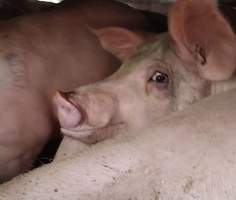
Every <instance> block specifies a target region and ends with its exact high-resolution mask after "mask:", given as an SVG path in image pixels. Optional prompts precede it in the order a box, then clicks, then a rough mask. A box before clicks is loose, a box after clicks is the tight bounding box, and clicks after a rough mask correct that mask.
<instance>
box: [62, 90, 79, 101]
mask: <svg viewBox="0 0 236 200" xmlns="http://www.w3.org/2000/svg"><path fill="white" fill-rule="evenodd" d="M58 93H59V94H60V95H61V96H62V97H64V98H65V99H67V100H68V99H69V98H70V97H72V96H74V95H75V92H74V91H70V92H62V91H58Z"/></svg>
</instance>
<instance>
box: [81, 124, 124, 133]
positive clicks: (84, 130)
mask: <svg viewBox="0 0 236 200" xmlns="http://www.w3.org/2000/svg"><path fill="white" fill-rule="evenodd" d="M124 124H125V123H124V122H118V123H114V124H110V125H108V126H105V127H94V128H87V129H81V130H79V131H78V133H80V132H87V131H92V130H101V129H104V128H108V127H113V126H119V125H124Z"/></svg>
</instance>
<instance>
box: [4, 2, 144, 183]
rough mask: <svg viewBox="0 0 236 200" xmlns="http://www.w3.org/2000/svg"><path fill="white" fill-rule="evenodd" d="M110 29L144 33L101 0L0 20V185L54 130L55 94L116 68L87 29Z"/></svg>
mask: <svg viewBox="0 0 236 200" xmlns="http://www.w3.org/2000/svg"><path fill="white" fill-rule="evenodd" d="M120 13H122V15H121V14H120ZM111 25H117V26H123V27H127V28H131V29H144V28H145V27H146V26H147V22H146V19H145V17H144V16H143V15H142V14H140V13H139V12H137V11H135V10H133V9H131V8H129V7H127V6H125V5H123V4H120V3H118V2H112V1H103V0H98V1H83V2H82V1H81V2H80V3H78V5H76V4H74V5H73V6H71V7H67V8H62V7H61V6H59V8H55V10H50V12H49V11H48V12H43V13H39V14H34V15H30V16H22V17H18V18H14V19H11V20H9V21H1V22H0V91H1V97H0V111H1V112H0V182H3V181H6V180H8V179H10V178H11V177H13V176H16V175H17V174H19V173H22V172H25V171H27V170H29V169H31V168H32V165H33V161H34V160H35V158H36V157H37V155H38V154H39V153H40V152H41V150H42V148H43V147H44V145H45V143H46V142H47V141H48V139H49V138H50V137H51V135H52V133H54V132H55V130H56V129H57V127H58V122H57V119H56V118H55V116H54V112H53V107H52V106H53V105H52V102H51V98H52V97H53V95H54V94H55V90H62V91H71V90H72V89H73V88H75V87H76V86H79V85H84V84H88V83H91V82H94V81H98V80H101V79H103V78H105V77H106V76H108V75H110V74H111V73H113V72H114V71H116V70H117V69H118V67H119V66H120V61H119V60H118V59H117V58H116V57H115V56H113V55H112V54H111V53H109V52H107V51H106V50H105V49H103V48H102V46H101V45H100V42H99V41H98V39H97V36H96V35H95V34H94V33H93V31H92V28H102V27H106V26H111Z"/></svg>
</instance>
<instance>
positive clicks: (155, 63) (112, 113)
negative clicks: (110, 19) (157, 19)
mask: <svg viewBox="0 0 236 200" xmlns="http://www.w3.org/2000/svg"><path fill="white" fill-rule="evenodd" d="M186 7H188V9H186ZM187 19H188V20H187ZM207 20H209V22H208V21H207ZM189 21H191V23H188V22H189ZM96 34H97V35H98V37H99V39H100V41H101V44H102V45H103V47H104V48H106V49H107V50H109V51H110V52H111V53H113V54H114V55H116V56H117V57H119V58H120V59H124V63H123V65H122V66H121V68H120V69H119V70H118V71H117V72H116V73H114V74H113V75H112V76H110V77H109V78H107V79H105V80H104V81H101V82H99V83H96V84H91V85H88V86H84V87H78V88H77V89H76V90H75V91H74V92H73V93H70V95H63V96H61V95H60V94H57V95H56V97H55V99H54V103H55V105H56V108H57V116H58V119H59V121H60V123H61V131H62V132H63V134H65V135H68V136H71V137H74V138H77V139H80V140H82V141H85V142H87V143H94V142H97V141H100V140H102V139H105V138H107V137H109V136H111V135H113V134H117V133H119V129H120V128H126V129H127V131H128V130H132V131H134V130H138V131H140V130H142V128H146V127H148V126H149V124H150V123H152V122H153V121H156V120H157V119H161V118H162V117H163V116H165V115H167V114H168V113H170V112H173V111H176V110H180V109H182V108H184V107H186V106H188V105H190V104H192V103H194V102H196V101H198V100H199V99H202V98H204V97H207V96H209V95H211V94H213V93H214V92H213V91H214V90H215V89H213V88H216V85H217V84H216V83H217V82H220V81H223V80H224V81H227V80H229V79H230V78H231V77H232V76H233V74H234V72H235V66H236V58H235V55H236V37H235V35H234V33H233V31H232V29H231V28H230V26H229V24H228V23H227V21H226V20H225V19H224V18H223V17H222V15H221V13H220V12H219V11H218V9H217V6H216V3H215V1H213V0H212V1H211V0H206V1H203V2H202V1H188V0H178V1H177V3H176V4H175V5H174V6H173V8H172V9H171V12H170V15H169V34H163V35H160V36H158V37H157V38H156V39H154V40H153V41H152V42H149V43H148V44H146V45H144V46H143V47H141V48H140V49H138V50H137V46H138V45H140V44H141V43H142V42H143V41H144V40H143V38H142V36H140V35H138V34H137V33H134V32H131V31H128V30H124V29H121V28H103V29H98V30H96ZM117 37H119V38H118V39H117ZM130 56H131V57H130ZM129 57H130V58H129ZM222 84H223V83H222ZM229 87H230V86H229ZM225 90H227V87H225ZM59 103H60V104H59ZM61 103H62V104H61ZM78 108H79V109H78ZM72 122H73V123H72Z"/></svg>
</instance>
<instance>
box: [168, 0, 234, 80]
mask: <svg viewBox="0 0 236 200" xmlns="http://www.w3.org/2000/svg"><path fill="white" fill-rule="evenodd" d="M169 32H170V34H171V37H172V39H173V40H174V42H175V45H176V46H175V50H176V53H177V54H178V56H179V57H180V58H181V59H182V60H184V61H188V63H192V64H193V65H189V66H195V67H196V70H197V71H198V72H199V74H200V75H201V76H202V78H205V79H207V80H211V81H220V80H225V79H228V78H230V77H231V76H232V75H233V73H234V72H235V68H236V36H235V34H234V32H233V30H232V28H231V27H230V24H229V23H228V22H227V21H226V20H225V19H224V17H223V16H222V14H221V13H220V11H219V9H218V8H217V3H216V0H204V1H200V0H177V1H176V3H175V4H174V6H173V7H172V8H171V9H170V13H169Z"/></svg>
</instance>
